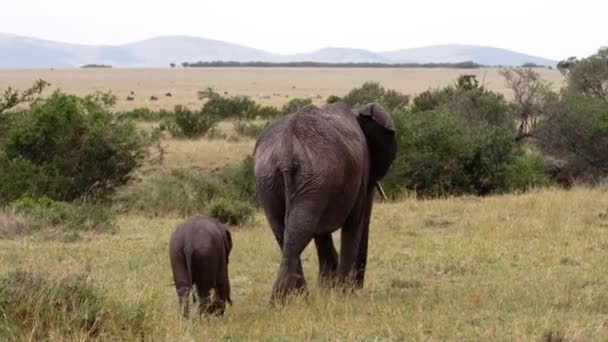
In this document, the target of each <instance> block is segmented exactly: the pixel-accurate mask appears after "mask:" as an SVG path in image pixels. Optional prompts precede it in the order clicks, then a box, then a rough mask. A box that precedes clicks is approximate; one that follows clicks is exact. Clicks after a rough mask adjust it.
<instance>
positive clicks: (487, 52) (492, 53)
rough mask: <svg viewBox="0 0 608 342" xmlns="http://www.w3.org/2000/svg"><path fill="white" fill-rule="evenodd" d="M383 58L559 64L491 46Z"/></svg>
mask: <svg viewBox="0 0 608 342" xmlns="http://www.w3.org/2000/svg"><path fill="white" fill-rule="evenodd" d="M380 55H381V56H383V57H385V58H387V59H390V60H397V61H400V62H403V63H410V62H411V63H457V62H463V61H473V62H475V63H477V64H482V65H505V66H507V65H508V66H517V65H522V64H524V63H534V64H537V65H555V64H556V63H557V62H556V61H553V60H550V59H547V58H542V57H538V56H532V55H527V54H523V53H519V52H515V51H511V50H506V49H499V48H495V47H490V46H475V45H458V44H451V45H434V46H426V47H419V48H413V49H404V50H397V51H390V52H384V53H380Z"/></svg>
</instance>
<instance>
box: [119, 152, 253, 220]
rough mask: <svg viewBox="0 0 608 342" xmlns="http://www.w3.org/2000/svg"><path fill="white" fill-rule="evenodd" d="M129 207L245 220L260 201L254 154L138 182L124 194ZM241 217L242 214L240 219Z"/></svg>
mask: <svg viewBox="0 0 608 342" xmlns="http://www.w3.org/2000/svg"><path fill="white" fill-rule="evenodd" d="M123 200H124V204H125V205H126V209H127V210H131V211H136V212H143V213H146V214H149V215H167V214H168V215H179V216H180V217H188V216H192V215H195V214H201V215H212V216H215V215H217V214H221V215H220V217H217V216H216V217H217V218H218V219H219V220H221V221H223V222H224V223H229V224H233V222H235V220H237V221H238V224H239V225H240V224H242V223H243V222H245V221H246V220H247V219H248V218H250V217H251V215H252V214H253V212H254V210H255V206H256V205H257V199H256V192H255V177H254V174H253V158H252V157H251V156H248V157H247V158H245V159H244V160H243V161H241V162H240V163H237V164H233V165H228V166H226V167H224V168H223V169H221V170H218V171H217V172H214V173H210V172H209V171H203V170H200V169H178V170H173V171H171V172H169V173H166V174H162V175H159V176H157V177H153V178H150V179H148V180H146V181H144V182H142V183H139V184H135V185H133V186H131V187H130V189H128V190H127V193H126V194H125V196H124V198H123ZM238 217H241V218H240V219H239V218H238Z"/></svg>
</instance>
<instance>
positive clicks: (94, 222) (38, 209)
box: [9, 197, 115, 233]
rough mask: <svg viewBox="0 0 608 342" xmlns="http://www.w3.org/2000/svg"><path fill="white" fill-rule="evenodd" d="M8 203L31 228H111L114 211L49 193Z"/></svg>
mask: <svg viewBox="0 0 608 342" xmlns="http://www.w3.org/2000/svg"><path fill="white" fill-rule="evenodd" d="M9 207H10V208H11V209H12V210H14V211H15V212H16V213H19V214H21V215H23V216H24V217H25V219H26V221H27V224H28V227H29V229H30V230H31V231H42V230H56V231H61V232H95V233H101V232H113V231H114V229H115V223H114V215H113V213H112V211H111V209H110V207H108V206H104V205H102V204H94V203H81V204H71V203H67V202H58V201H53V200H52V199H50V198H48V197H40V198H30V197H23V198H21V199H19V200H16V201H13V202H11V203H10V205H9Z"/></svg>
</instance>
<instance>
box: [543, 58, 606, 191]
mask: <svg viewBox="0 0 608 342" xmlns="http://www.w3.org/2000/svg"><path fill="white" fill-rule="evenodd" d="M558 69H560V71H561V72H562V73H563V74H564V75H565V76H566V80H567V87H566V88H565V89H562V91H561V92H560V93H559V94H549V95H548V96H547V98H546V102H547V104H546V106H545V111H544V118H543V120H542V121H541V123H540V128H539V133H538V136H539V138H540V145H541V148H542V150H543V152H545V154H547V155H550V156H552V157H557V158H560V159H562V160H564V161H565V162H566V163H567V164H568V165H567V166H566V169H569V173H570V174H575V175H579V177H580V179H579V180H583V181H593V182H596V181H597V180H599V179H600V178H602V177H606V176H607V175H608V154H607V153H606V151H607V150H608V138H607V137H608V48H603V49H600V50H599V51H598V52H597V53H596V54H594V55H591V56H589V57H587V58H583V59H580V60H578V59H576V58H569V59H568V60H566V61H562V62H560V63H559V64H558Z"/></svg>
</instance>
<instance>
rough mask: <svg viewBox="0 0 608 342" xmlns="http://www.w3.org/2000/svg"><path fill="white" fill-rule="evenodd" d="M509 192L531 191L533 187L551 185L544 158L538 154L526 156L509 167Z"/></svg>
mask: <svg viewBox="0 0 608 342" xmlns="http://www.w3.org/2000/svg"><path fill="white" fill-rule="evenodd" d="M506 181H507V184H506V188H507V189H508V190H524V191H525V190H529V189H530V188H533V187H538V186H545V185H547V184H548V183H549V177H548V175H547V174H546V173H545V165H544V162H543V158H542V157H541V156H539V155H536V154H524V155H521V156H519V157H517V159H516V160H515V162H514V163H513V164H511V165H509V166H508V169H507V180H506Z"/></svg>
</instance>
